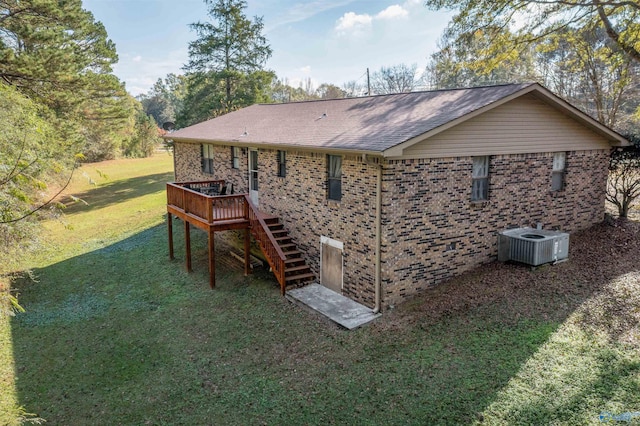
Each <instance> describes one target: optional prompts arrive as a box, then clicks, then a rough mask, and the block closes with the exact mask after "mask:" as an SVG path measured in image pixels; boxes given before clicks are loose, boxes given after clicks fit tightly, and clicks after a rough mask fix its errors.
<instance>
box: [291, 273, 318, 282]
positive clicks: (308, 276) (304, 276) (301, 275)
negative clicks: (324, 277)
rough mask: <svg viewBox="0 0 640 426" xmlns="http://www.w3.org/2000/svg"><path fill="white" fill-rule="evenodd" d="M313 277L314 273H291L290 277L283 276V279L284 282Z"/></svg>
mask: <svg viewBox="0 0 640 426" xmlns="http://www.w3.org/2000/svg"><path fill="white" fill-rule="evenodd" d="M315 277H316V276H315V274H312V273H310V272H309V273H308V274H300V275H291V276H290V277H284V280H285V281H286V282H290V281H301V280H310V279H312V278H315Z"/></svg>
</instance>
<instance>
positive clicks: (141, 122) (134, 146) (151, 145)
mask: <svg viewBox="0 0 640 426" xmlns="http://www.w3.org/2000/svg"><path fill="white" fill-rule="evenodd" d="M159 131H160V129H159V128H158V125H157V124H156V121H155V120H154V119H153V117H152V116H150V115H147V114H146V113H145V112H144V111H143V110H142V109H138V111H137V114H136V121H135V125H134V133H133V135H132V136H131V138H130V139H128V140H126V141H125V143H124V144H123V146H122V153H123V154H124V155H125V156H127V157H135V158H143V157H150V156H151V155H152V154H153V151H154V150H155V149H156V147H158V146H159V145H160V144H161V143H162V139H161V138H160V133H159Z"/></svg>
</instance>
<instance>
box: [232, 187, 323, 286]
mask: <svg viewBox="0 0 640 426" xmlns="http://www.w3.org/2000/svg"><path fill="white" fill-rule="evenodd" d="M245 198H246V207H247V217H248V219H249V227H250V229H251V234H253V236H254V238H255V240H256V242H257V243H258V245H259V246H260V250H262V253H264V255H265V257H266V259H267V262H268V263H269V266H270V267H271V270H272V272H273V274H274V275H275V276H276V279H277V280H278V283H279V284H280V292H281V293H282V294H283V295H284V293H285V291H286V288H287V287H288V286H291V287H293V286H298V285H301V284H303V283H306V282H308V281H311V280H313V279H315V275H314V274H313V272H311V269H310V268H309V266H308V265H307V263H306V262H305V260H304V258H303V256H302V252H301V251H300V250H298V246H297V244H296V243H295V242H294V241H293V239H292V238H291V236H290V235H289V231H287V230H286V229H285V228H284V225H283V224H282V223H281V222H280V218H278V217H277V216H267V215H265V214H264V213H261V212H260V211H259V210H258V209H257V208H256V207H255V206H254V205H253V203H252V202H251V200H250V199H249V196H248V195H245Z"/></svg>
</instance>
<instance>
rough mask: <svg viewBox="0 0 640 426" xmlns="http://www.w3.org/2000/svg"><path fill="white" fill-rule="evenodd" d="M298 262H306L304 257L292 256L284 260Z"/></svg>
mask: <svg viewBox="0 0 640 426" xmlns="http://www.w3.org/2000/svg"><path fill="white" fill-rule="evenodd" d="M285 254H287V253H285ZM297 262H304V259H303V258H302V257H292V258H289V259H285V260H284V263H285V264H291V263H297Z"/></svg>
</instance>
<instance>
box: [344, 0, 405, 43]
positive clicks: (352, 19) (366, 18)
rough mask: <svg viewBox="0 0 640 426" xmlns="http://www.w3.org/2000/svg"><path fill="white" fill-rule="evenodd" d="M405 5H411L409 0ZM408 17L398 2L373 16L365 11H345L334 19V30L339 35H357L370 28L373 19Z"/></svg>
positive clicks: (383, 19) (389, 19)
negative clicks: (360, 12) (359, 12)
mask: <svg viewBox="0 0 640 426" xmlns="http://www.w3.org/2000/svg"><path fill="white" fill-rule="evenodd" d="M405 5H406V6H408V7H411V6H412V3H411V0H410V1H409V2H407V3H405ZM408 17H409V11H408V10H407V9H405V8H404V7H403V6H400V5H399V4H394V5H391V6H389V7H387V8H386V9H384V10H381V11H380V12H378V13H376V14H375V15H373V16H371V15H369V14H367V13H362V14H358V13H355V12H347V13H345V14H344V15H342V16H341V17H340V18H339V19H338V20H337V21H336V25H335V30H336V32H337V33H338V34H341V35H346V34H348V35H358V34H362V33H364V32H365V31H366V30H369V29H371V28H372V27H373V25H374V21H391V20H394V19H405V18H408Z"/></svg>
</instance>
